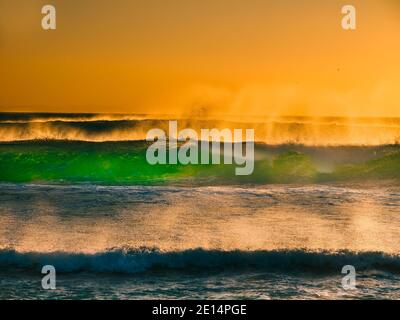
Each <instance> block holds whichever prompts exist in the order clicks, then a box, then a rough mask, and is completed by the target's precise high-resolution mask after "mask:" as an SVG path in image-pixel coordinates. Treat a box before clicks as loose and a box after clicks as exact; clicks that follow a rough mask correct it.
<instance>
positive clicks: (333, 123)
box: [0, 113, 400, 146]
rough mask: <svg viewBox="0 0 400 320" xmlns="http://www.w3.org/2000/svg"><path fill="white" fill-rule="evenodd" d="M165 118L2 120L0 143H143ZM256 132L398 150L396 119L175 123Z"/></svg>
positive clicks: (276, 138) (8, 116)
mask: <svg viewBox="0 0 400 320" xmlns="http://www.w3.org/2000/svg"><path fill="white" fill-rule="evenodd" d="M167 119H176V118H174V117H168V116H157V117H155V116H151V115H112V114H110V115H106V114H103V115H98V114H12V113H1V114H0V141H3V142H10V141H21V140H44V139H46V140H78V141H90V142H104V141H133V140H144V139H145V137H146V133H147V132H148V131H149V130H150V129H153V128H160V129H163V130H165V131H166V132H167V131H168V120H167ZM185 128H192V129H194V130H196V131H198V132H200V130H201V129H203V128H208V129H212V128H218V129H224V128H229V129H235V128H236V129H246V128H253V129H254V130H255V140H256V141H257V142H263V143H267V144H270V145H280V144H302V145H308V146H337V145H342V146H346V145H363V146H377V145H387V144H397V143H399V141H400V119H396V118H394V119H391V118H384V119H381V118H370V119H369V118H368V119H367V118H307V117H278V118H263V119H262V118H258V119H243V120H242V121H238V120H237V119H233V120H223V121H222V120H213V119H179V121H178V129H179V130H182V129H185Z"/></svg>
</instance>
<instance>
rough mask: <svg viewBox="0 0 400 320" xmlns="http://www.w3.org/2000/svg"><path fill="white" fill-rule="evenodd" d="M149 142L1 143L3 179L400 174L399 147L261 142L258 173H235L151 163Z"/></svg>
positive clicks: (314, 178)
mask: <svg viewBox="0 0 400 320" xmlns="http://www.w3.org/2000/svg"><path fill="white" fill-rule="evenodd" d="M149 145H150V143H147V142H143V141H130V142H103V143H91V142H82V141H81V142H79V141H35V142H33V141H28V142H26V141H25V142H13V143H0V164H1V170H0V182H53V183H94V184H112V185H120V184H121V185H140V184H145V185H153V184H165V183H167V184H171V183H189V184H191V185H204V184H207V185H215V184H221V185H229V184H238V183H240V184H241V183H246V184H248V183H251V184H264V183H319V182H331V181H335V182H336V181H348V180H350V181H353V180H360V181H364V180H382V179H399V178H400V167H399V164H400V148H399V147H397V146H380V147H305V146H299V145H282V146H267V145H264V144H256V146H255V163H254V172H253V174H252V175H250V176H236V175H235V168H236V167H237V165H236V164H232V165H230V164H226V165H225V164H220V165H181V164H178V165H155V166H152V165H150V164H149V163H148V162H147V160H146V150H147V147H148V146H149ZM222 154H223V153H222ZM222 161H223V160H222Z"/></svg>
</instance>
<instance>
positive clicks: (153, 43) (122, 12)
mask: <svg viewBox="0 0 400 320" xmlns="http://www.w3.org/2000/svg"><path fill="white" fill-rule="evenodd" d="M45 4H53V5H55V6H56V9H57V30H55V31H44V30H42V29H41V18H42V14H41V12H40V11H41V7H42V6H43V5H45ZM345 4H353V5H355V7H356V8H357V15H358V16H357V18H358V20H357V24H358V26H357V27H358V28H357V30H356V31H344V30H343V29H342V28H341V17H342V15H341V12H340V11H341V7H342V6H343V5H345ZM198 110H206V112H209V113H210V114H213V113H216V114H235V115H240V114H245V115H256V116H257V115H314V116H329V115H331V116H400V3H399V1H398V0H352V1H337V0H324V1H321V0H304V1H300V0H280V1H277V0H275V1H269V0H113V1H111V0H82V1H61V0H46V1H41V0H32V1H26V0H0V111H46V112H107V113H110V112H111V113H112V112H122V113H164V114H165V113H168V114H171V113H179V114H181V113H186V114H191V113H193V112H198Z"/></svg>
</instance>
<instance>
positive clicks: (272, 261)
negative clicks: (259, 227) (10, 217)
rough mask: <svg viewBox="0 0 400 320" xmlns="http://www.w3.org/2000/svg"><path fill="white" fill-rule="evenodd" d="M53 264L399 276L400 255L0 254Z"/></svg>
mask: <svg viewBox="0 0 400 320" xmlns="http://www.w3.org/2000/svg"><path fill="white" fill-rule="evenodd" d="M44 265H53V266H54V267H55V268H56V270H57V272H65V273H68V272H98V273H124V274H135V273H142V272H146V271H151V270H181V271H182V270H188V271H195V270H199V271H204V270H215V269H217V270H218V269H222V270H232V271H237V272H240V270H244V269H256V270H265V271H288V272H304V271H313V272H321V273H327V272H337V271H338V270H341V269H342V267H343V266H345V265H353V266H354V267H355V268H356V269H357V270H382V271H391V272H396V273H398V272H400V256H399V255H389V254H386V253H382V252H350V251H337V252H331V251H306V250H300V249H298V250H274V251H239V250H238V251H220V250H204V249H192V250H184V251H177V252H164V251H160V250H157V249H112V250H109V251H105V252H98V253H94V254H86V253H68V252H53V253H40V252H17V251H15V250H7V249H3V250H1V251H0V268H7V269H9V268H10V267H14V268H20V269H24V270H26V269H27V270H40V269H41V268H42V266H44Z"/></svg>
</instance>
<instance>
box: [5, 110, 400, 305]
mask: <svg viewBox="0 0 400 320" xmlns="http://www.w3.org/2000/svg"><path fill="white" fill-rule="evenodd" d="M258 120H259V122H254V121H253V120H252V121H253V122H252V121H250V120H247V119H246V121H243V122H239V120H237V119H235V120H232V121H230V122H229V121H227V120H225V121H223V122H221V121H216V120H212V119H202V120H193V119H192V120H187V119H186V120H185V119H182V120H179V124H180V126H181V127H182V128H185V127H189V126H191V127H193V128H201V127H206V128H213V127H214V126H218V127H221V126H223V127H239V128H240V127H243V128H245V127H254V128H255V132H256V145H255V170H254V173H253V175H251V176H235V174H234V169H235V166H233V165H223V164H221V165H186V166H185V165H159V166H157V165H156V166H151V165H149V164H148V163H147V162H146V159H145V152H146V149H147V147H148V145H149V143H147V142H146V141H144V136H145V133H146V131H147V130H148V129H150V128H165V127H166V121H167V117H164V118H161V117H151V116H141V115H89V114H79V115H78V114H12V113H3V114H0V204H1V205H0V299H159V298H160V299H189V298H191V299H400V245H399V244H400V183H399V181H400V148H399V147H398V145H397V141H398V137H400V120H396V119H351V120H349V119H340V118H324V119H311V118H279V119H262V122H260V121H261V120H260V119H258ZM44 265H52V266H54V267H55V269H56V271H57V287H56V289H55V290H44V289H43V288H42V285H41V280H42V278H43V276H44V275H43V274H42V273H41V269H42V267H43V266H44ZM346 265H351V266H354V268H355V271H356V287H355V288H354V289H351V290H346V289H345V288H344V287H343V285H342V280H343V278H344V277H345V274H343V273H342V268H343V267H344V266H346Z"/></svg>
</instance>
